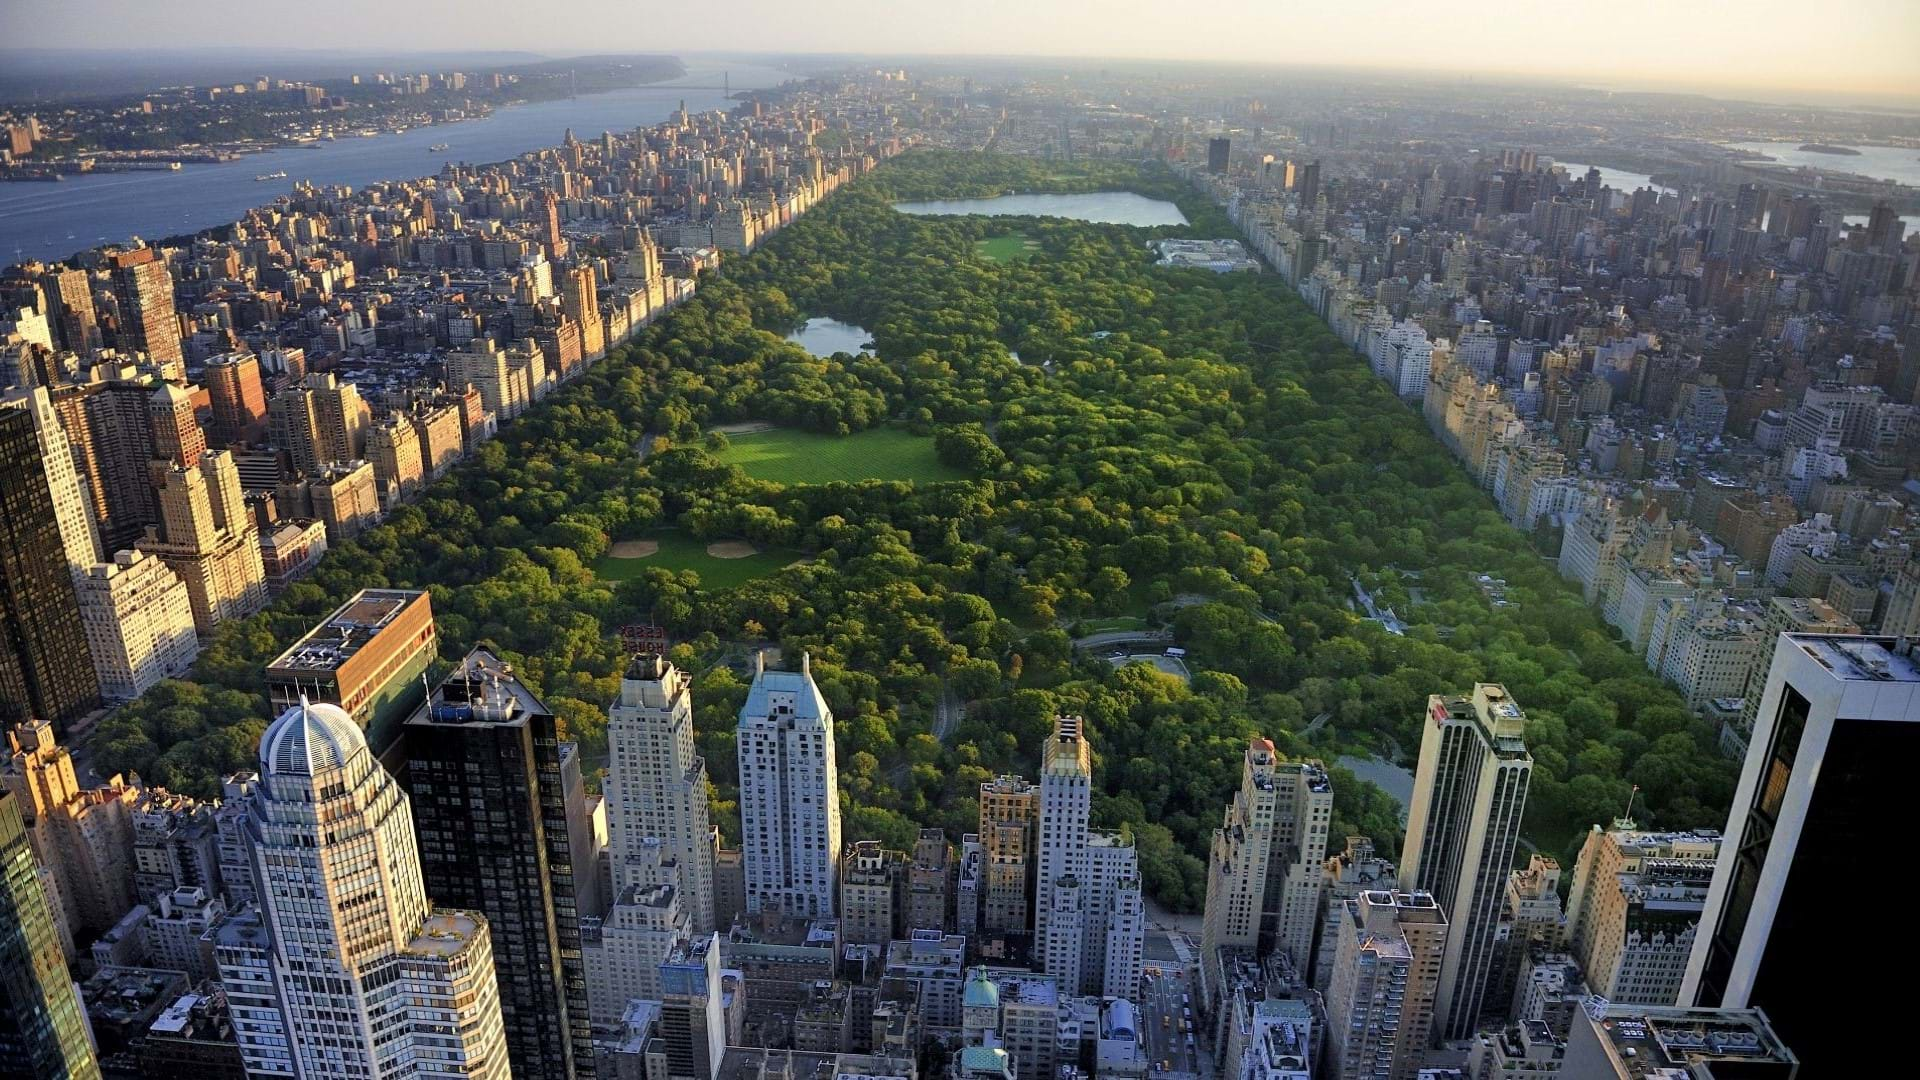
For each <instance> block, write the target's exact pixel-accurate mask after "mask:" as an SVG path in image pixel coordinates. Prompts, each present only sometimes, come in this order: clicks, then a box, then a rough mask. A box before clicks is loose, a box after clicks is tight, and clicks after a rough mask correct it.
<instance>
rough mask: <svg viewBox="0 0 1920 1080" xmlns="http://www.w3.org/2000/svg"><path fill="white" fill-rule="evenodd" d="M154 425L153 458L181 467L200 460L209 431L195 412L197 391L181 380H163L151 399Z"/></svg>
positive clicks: (149, 406)
mask: <svg viewBox="0 0 1920 1080" xmlns="http://www.w3.org/2000/svg"><path fill="white" fill-rule="evenodd" d="M147 415H148V417H150V425H151V427H152V428H153V460H154V461H156V462H160V463H164V464H166V465H171V466H175V467H178V468H183V469H184V468H188V467H190V466H193V465H197V464H199V462H200V455H201V454H203V453H206V450H207V434H206V432H204V431H202V430H201V429H200V421H199V419H198V418H197V417H196V416H195V415H194V407H193V394H192V393H190V392H189V391H188V390H187V388H186V387H184V386H181V385H179V384H178V383H161V384H160V385H159V386H158V387H155V388H154V391H153V396H152V397H150V398H148V399H147Z"/></svg>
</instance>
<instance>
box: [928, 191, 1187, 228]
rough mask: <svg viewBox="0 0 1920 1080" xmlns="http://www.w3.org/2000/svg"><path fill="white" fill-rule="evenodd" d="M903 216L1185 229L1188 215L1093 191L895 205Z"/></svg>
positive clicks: (1126, 194) (1135, 197) (1161, 204)
mask: <svg viewBox="0 0 1920 1080" xmlns="http://www.w3.org/2000/svg"><path fill="white" fill-rule="evenodd" d="M893 208H894V209H895V210H898V211H900V212H901V213H903V214H916V215H926V216H932V217H957V216H960V215H965V214H983V215H987V216H990V217H1058V218H1072V219H1073V220H1075V221H1091V222H1093V223H1095V224H1098V225H1137V226H1141V227H1147V226H1153V225H1185V224H1187V215H1185V214H1183V213H1181V212H1180V208H1179V207H1178V206H1175V205H1174V204H1172V203H1170V202H1168V201H1167V200H1165V199H1149V198H1147V197H1146V196H1145V195H1141V194H1138V193H1136V192H1132V191H1090V192H1086V193H1083V194H1079V195H996V196H994V197H993V198H991V199H930V200H928V201H926V202H902V203H894V204H893Z"/></svg>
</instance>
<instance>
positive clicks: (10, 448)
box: [0, 408, 100, 728]
mask: <svg viewBox="0 0 1920 1080" xmlns="http://www.w3.org/2000/svg"><path fill="white" fill-rule="evenodd" d="M40 453H41V451H40V439H39V436H38V434H37V433H36V431H35V428H34V420H33V417H32V416H30V415H29V414H27V413H26V412H23V411H21V410H19V409H4V408H0V722H5V723H11V722H14V721H19V720H24V719H26V718H27V717H28V716H39V717H42V718H44V719H46V720H49V721H51V722H52V723H54V724H55V725H56V726H59V727H62V728H64V727H65V726H66V725H68V724H70V723H73V722H74V721H75V720H78V719H80V718H81V717H82V716H85V715H86V713H87V711H88V710H89V709H92V708H93V707H94V706H95V705H96V704H98V703H99V701H100V684H99V683H98V682H97V681H96V680H95V678H94V674H93V657H92V654H91V653H89V652H88V651H87V638H86V633H85V632H84V631H83V630H82V629H81V626H80V608H79V603H78V601H77V600H75V598H74V592H73V571H72V569H71V567H70V566H69V565H68V561H67V555H66V546H65V543H64V540H63V538H62V536H61V533H60V521H59V517H58V515H57V514H56V512H55V507H54V504H53V499H52V496H51V494H50V489H49V488H48V486H47V473H46V469H45V467H44V466H43V465H42V464H41V458H40Z"/></svg>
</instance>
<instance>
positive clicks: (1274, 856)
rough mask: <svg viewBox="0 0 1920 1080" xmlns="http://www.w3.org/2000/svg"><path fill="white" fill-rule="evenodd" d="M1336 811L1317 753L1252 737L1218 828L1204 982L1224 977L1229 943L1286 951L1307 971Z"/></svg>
mask: <svg viewBox="0 0 1920 1080" xmlns="http://www.w3.org/2000/svg"><path fill="white" fill-rule="evenodd" d="M1332 817H1333V785H1332V784H1331V783H1329V782H1328V780H1327V773H1326V770H1325V769H1324V768H1322V767H1321V765H1320V763H1319V762H1317V761H1305V762H1301V761H1293V762H1283V761H1281V760H1280V755H1279V753H1278V752H1277V751H1275V750H1274V747H1273V743H1272V742H1271V741H1270V740H1267V739H1262V738H1257V737H1256V738H1253V739H1250V740H1248V743H1247V750H1246V754H1245V756H1244V757H1243V759H1242V762H1241V768H1240V790H1239V791H1238V792H1237V793H1235V795H1234V799H1233V802H1231V803H1229V804H1227V811H1226V818H1225V820H1224V821H1223V822H1222V823H1221V827H1220V828H1218V829H1215V830H1214V831H1213V847H1212V851H1211V853H1210V863H1209V866H1208V870H1207V902H1206V915H1205V919H1204V921H1203V923H1202V929H1201V950H1200V952H1201V962H1202V963H1203V964H1206V965H1208V968H1207V978H1206V980H1204V981H1205V985H1206V986H1207V987H1208V988H1209V990H1211V989H1212V988H1214V987H1217V986H1219V985H1220V980H1218V979H1216V978H1215V977H1214V976H1215V973H1216V971H1217V970H1218V968H1217V965H1218V964H1219V959H1220V952H1219V950H1220V949H1222V948H1235V949H1249V950H1256V951H1258V952H1260V953H1262V954H1264V953H1267V952H1272V951H1275V950H1278V951H1282V952H1285V953H1286V954H1287V955H1288V957H1289V958H1290V959H1291V960H1292V961H1293V963H1294V966H1295V968H1296V969H1297V970H1302V971H1304V970H1305V969H1306V965H1307V963H1308V961H1309V959H1310V957H1311V956H1312V953H1313V941H1314V935H1315V927H1316V925H1317V923H1318V921H1319V920H1318V916H1319V908H1320V886H1321V879H1322V876H1323V875H1324V872H1325V871H1324V864H1325V862H1326V856H1327V828H1328V823H1329V822H1330V821H1331V820H1332Z"/></svg>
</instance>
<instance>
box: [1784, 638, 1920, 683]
mask: <svg viewBox="0 0 1920 1080" xmlns="http://www.w3.org/2000/svg"><path fill="white" fill-rule="evenodd" d="M1787 639H1788V640H1789V641H1791V642H1793V643H1794V644H1795V645H1798V646H1799V647H1800V648H1801V650H1802V651H1804V652H1805V653H1806V654H1807V655H1808V656H1811V657H1813V658H1814V659H1815V660H1817V661H1819V662H1820V665H1821V666H1822V667H1824V668H1826V669H1827V670H1828V671H1830V672H1832V673H1833V677H1834V678H1836V679H1841V680H1844V681H1848V682H1882V683H1885V682H1904V683H1911V682H1920V666H1916V665H1915V663H1914V656H1913V646H1912V645H1910V644H1908V643H1907V642H1906V639H1904V638H1900V639H1896V638H1868V637H1850V636H1845V635H1826V634H1788V635H1787Z"/></svg>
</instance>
